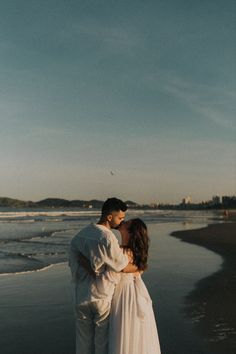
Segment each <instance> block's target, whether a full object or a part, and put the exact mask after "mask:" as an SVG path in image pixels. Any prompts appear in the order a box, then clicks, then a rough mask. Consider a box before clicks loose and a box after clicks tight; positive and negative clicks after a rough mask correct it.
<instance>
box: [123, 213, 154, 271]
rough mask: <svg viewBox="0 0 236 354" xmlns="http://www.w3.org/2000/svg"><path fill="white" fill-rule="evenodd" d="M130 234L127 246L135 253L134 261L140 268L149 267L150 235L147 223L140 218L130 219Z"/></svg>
mask: <svg viewBox="0 0 236 354" xmlns="http://www.w3.org/2000/svg"><path fill="white" fill-rule="evenodd" d="M128 231H129V234H130V237H129V242H128V244H127V246H126V247H127V248H129V249H130V250H131V251H132V253H133V257H134V260H133V263H134V264H135V265H136V266H137V267H138V269H139V270H146V269H147V259H148V249H149V237H148V233H147V226H146V224H145V223H144V222H143V221H142V220H141V219H139V218H137V219H132V220H130V224H129V226H128Z"/></svg>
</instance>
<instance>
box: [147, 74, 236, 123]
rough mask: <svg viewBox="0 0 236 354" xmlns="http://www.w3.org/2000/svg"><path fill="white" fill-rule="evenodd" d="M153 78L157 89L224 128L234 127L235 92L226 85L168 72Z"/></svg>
mask: <svg viewBox="0 0 236 354" xmlns="http://www.w3.org/2000/svg"><path fill="white" fill-rule="evenodd" d="M148 80H149V81H150V80H155V81H156V82H157V85H158V89H159V90H161V91H163V92H165V93H167V94H168V95H171V96H173V97H175V98H177V99H178V100H179V101H181V102H182V103H183V104H185V105H186V106H187V107H188V108H190V109H191V110H192V111H194V112H195V113H198V114H200V115H201V116H202V117H205V118H207V119H208V120H210V121H211V122H214V123H215V124H216V125H217V126H219V127H221V128H225V129H235V102H236V92H235V91H234V90H232V89H229V88H227V87H225V88H224V87H219V86H211V85H207V84H199V83H196V82H193V81H187V80H185V79H183V78H180V77H178V76H175V75H173V74H171V75H170V74H169V73H160V74H159V75H157V77H155V76H154V77H153V78H152V79H150V77H149V79H148Z"/></svg>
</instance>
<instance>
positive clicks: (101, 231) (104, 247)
mask: <svg viewBox="0 0 236 354" xmlns="http://www.w3.org/2000/svg"><path fill="white" fill-rule="evenodd" d="M78 252H81V253H82V254H83V255H84V256H85V257H87V258H88V259H89V260H90V264H91V266H92V268H93V270H94V271H95V273H96V275H97V276H96V279H94V278H92V277H91V275H89V274H88V272H87V271H86V270H85V269H84V268H83V267H82V266H80V265H79V263H78ZM128 262H129V261H128V258H127V256H126V255H125V254H124V253H123V251H122V250H121V248H120V246H119V243H118V240H117V238H116V236H115V235H114V234H113V232H112V231H111V230H109V229H108V228H107V227H105V226H103V225H99V224H90V225H88V226H87V227H85V228H84V229H82V230H81V231H80V232H79V233H78V234H77V235H76V236H75V237H74V238H73V239H72V241H71V245H70V250H69V266H70V268H71V272H72V278H73V280H74V282H75V285H76V293H75V302H76V303H77V304H78V303H80V304H81V303H84V302H90V301H98V300H103V299H104V300H107V301H109V302H110V301H111V299H112V296H113V293H114V290H115V284H116V281H117V277H116V276H112V273H113V271H114V272H120V271H121V270H122V269H124V268H125V267H126V266H127V264H128Z"/></svg>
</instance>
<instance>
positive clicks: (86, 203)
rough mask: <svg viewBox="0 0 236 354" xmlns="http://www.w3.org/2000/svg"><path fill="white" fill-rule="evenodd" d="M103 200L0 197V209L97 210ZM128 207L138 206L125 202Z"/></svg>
mask: <svg viewBox="0 0 236 354" xmlns="http://www.w3.org/2000/svg"><path fill="white" fill-rule="evenodd" d="M103 203H104V201H103V200H97V199H92V200H80V199H78V200H67V199H60V198H46V199H43V200H40V201H38V202H32V201H23V200H18V199H12V198H6V197H0V207H5V208H28V207H29V208H98V209H100V208H101V207H102V205H103ZM126 204H127V205H128V207H131V208H132V207H135V206H138V204H137V203H135V202H132V201H130V200H129V201H126Z"/></svg>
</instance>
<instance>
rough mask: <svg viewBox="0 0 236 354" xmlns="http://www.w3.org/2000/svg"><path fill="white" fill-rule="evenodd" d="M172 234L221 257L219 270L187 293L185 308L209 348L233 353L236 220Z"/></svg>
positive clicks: (235, 333)
mask: <svg viewBox="0 0 236 354" xmlns="http://www.w3.org/2000/svg"><path fill="white" fill-rule="evenodd" d="M172 235H173V236H175V237H177V238H179V239H181V240H182V241H185V242H189V243H193V244H196V245H200V246H204V247H206V248H207V249H209V250H211V251H214V252H216V253H218V254H219V255H221V256H222V257H223V263H222V268H221V270H220V271H218V272H216V273H215V274H213V275H211V276H209V277H207V278H205V279H203V280H201V281H199V282H198V283H197V284H196V288H195V289H194V290H193V291H192V292H191V293H190V294H189V295H188V296H187V297H186V308H185V310H186V313H187V315H188V316H190V317H191V318H192V320H193V322H194V323H195V326H196V328H197V330H198V331H199V333H201V335H203V336H204V339H205V340H206V341H207V343H208V345H209V349H210V350H211V352H213V353H221V354H233V353H236V301H235V299H236V223H233V222H232V223H231V222H229V223H223V224H214V225H208V226H207V227H205V228H202V229H197V230H188V231H176V232H173V233H172ZM206 267H207V264H206Z"/></svg>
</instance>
